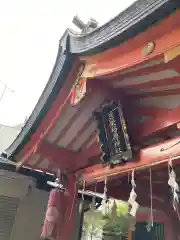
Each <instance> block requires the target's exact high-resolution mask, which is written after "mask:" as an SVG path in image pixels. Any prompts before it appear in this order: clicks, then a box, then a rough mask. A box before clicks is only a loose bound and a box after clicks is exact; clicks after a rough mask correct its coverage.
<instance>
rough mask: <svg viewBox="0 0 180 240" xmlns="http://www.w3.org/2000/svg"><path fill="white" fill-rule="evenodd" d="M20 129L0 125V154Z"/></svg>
mask: <svg viewBox="0 0 180 240" xmlns="http://www.w3.org/2000/svg"><path fill="white" fill-rule="evenodd" d="M20 130H21V128H19V127H8V126H3V125H1V124H0V153H1V152H3V151H4V150H6V149H7V148H8V147H9V146H10V145H11V143H12V142H13V141H14V140H15V138H16V137H17V135H18V134H19V132H20Z"/></svg>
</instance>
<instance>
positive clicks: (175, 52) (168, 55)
mask: <svg viewBox="0 0 180 240" xmlns="http://www.w3.org/2000/svg"><path fill="white" fill-rule="evenodd" d="M179 55H180V45H178V46H176V47H174V48H171V49H170V50H168V51H167V52H165V53H164V62H165V63H168V62H170V61H172V60H173V59H175V58H176V57H178V56H179Z"/></svg>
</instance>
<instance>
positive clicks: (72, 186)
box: [57, 176, 77, 240]
mask: <svg viewBox="0 0 180 240" xmlns="http://www.w3.org/2000/svg"><path fill="white" fill-rule="evenodd" d="M67 187H68V195H67V196H66V200H65V202H66V206H65V208H64V209H62V211H64V224H63V227H62V231H61V230H60V233H59V237H58V238H57V240H72V239H73V233H74V228H75V221H74V219H75V212H76V203H77V202H76V201H77V186H76V178H75V177H74V176H69V178H68V186H67Z"/></svg>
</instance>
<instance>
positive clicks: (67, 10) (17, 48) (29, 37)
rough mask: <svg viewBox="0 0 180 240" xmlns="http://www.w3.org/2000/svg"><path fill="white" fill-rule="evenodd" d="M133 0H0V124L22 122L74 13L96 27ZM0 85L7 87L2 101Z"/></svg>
mask: <svg viewBox="0 0 180 240" xmlns="http://www.w3.org/2000/svg"><path fill="white" fill-rule="evenodd" d="M132 2H134V0H125V1H124V0H123V1H122V0H111V1H110V0H107V1H104V0H90V1H85V0H65V1H63V0H0V124H4V125H9V126H13V125H16V124H19V123H22V122H24V120H25V118H26V117H27V116H29V115H30V114H31V112H32V110H33V108H34V107H35V105H36V103H37V101H38V99H39V97H40V95H41V93H42V91H43V89H44V87H45V85H46V83H47V81H48V79H49V76H50V74H51V71H52V68H53V65H54V63H55V59H56V55H57V50H58V43H59V39H60V37H61V36H62V35H63V33H64V31H65V29H66V28H68V27H70V28H74V29H75V27H74V26H73V24H72V19H73V17H74V16H75V15H76V14H77V15H78V16H79V17H80V18H81V19H82V20H83V21H84V22H87V21H88V19H89V18H90V17H92V18H95V19H96V20H97V21H98V22H99V24H100V25H102V24H104V23H105V22H107V21H109V20H110V19H111V18H113V17H115V16H116V15H117V14H119V13H120V12H121V11H123V10H124V9H125V8H127V7H128V6H129V5H130V4H131V3H132ZM5 84H6V85H7V86H8V88H7V90H6V92H5V94H4V96H3V98H2V99H1V97H2V94H3V90H4V86H5Z"/></svg>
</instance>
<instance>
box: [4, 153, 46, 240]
mask: <svg viewBox="0 0 180 240" xmlns="http://www.w3.org/2000/svg"><path fill="white" fill-rule="evenodd" d="M15 169H16V168H15V164H14V163H13V162H11V161H8V160H6V159H3V158H1V157H0V240H25V239H26V240H38V239H40V235H41V230H42V226H43V222H44V216H45V211H46V207H47V202H48V198H49V193H48V191H47V190H46V189H44V190H43V188H42V189H40V188H39V187H38V185H40V184H38V180H37V178H38V174H40V173H38V172H37V173H36V172H34V173H35V175H34V176H33V177H32V175H33V172H32V171H29V172H28V169H24V170H23V169H22V171H24V172H21V173H17V172H15ZM36 177H37V178H36ZM45 180H46V179H45ZM41 181H42V180H41ZM41 186H42V184H41Z"/></svg>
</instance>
